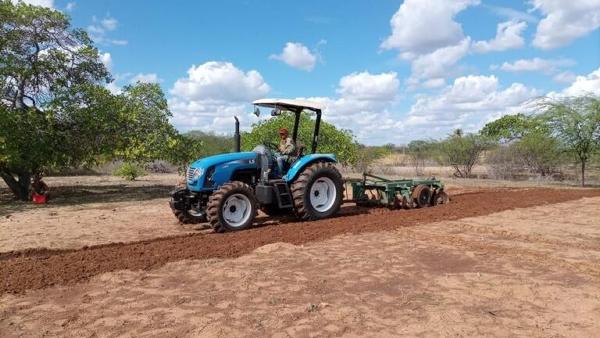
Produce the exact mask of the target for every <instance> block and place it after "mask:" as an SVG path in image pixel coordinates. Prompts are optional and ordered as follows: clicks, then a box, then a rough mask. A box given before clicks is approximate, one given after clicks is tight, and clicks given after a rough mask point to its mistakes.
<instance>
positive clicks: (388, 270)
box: [0, 191, 600, 337]
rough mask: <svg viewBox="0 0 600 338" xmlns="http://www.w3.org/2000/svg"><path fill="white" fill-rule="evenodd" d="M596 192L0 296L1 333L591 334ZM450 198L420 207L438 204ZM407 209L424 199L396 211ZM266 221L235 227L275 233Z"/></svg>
mask: <svg viewBox="0 0 600 338" xmlns="http://www.w3.org/2000/svg"><path fill="white" fill-rule="evenodd" d="M559 192H560V191H557V194H559ZM544 193H547V191H545V192H544ZM507 194H510V191H507ZM498 196H503V195H498ZM518 196H520V197H521V198H523V197H524V196H527V191H525V192H521V193H520V194H519V195H518ZM507 199H509V198H504V199H503V200H502V201H500V200H499V203H506V200H507ZM458 203H460V201H459V202H458ZM519 203H521V204H522V205H523V206H524V205H527V203H529V202H528V201H525V200H523V201H522V202H519V201H515V204H516V205H518V204H519ZM599 204H600V197H587V198H583V199H577V200H573V201H569V202H563V203H558V204H548V205H541V206H536V207H530V208H523V209H515V210H506V211H502V212H498V213H493V214H489V215H487V216H479V217H472V218H463V219H458V220H453V221H443V222H437V223H429V224H426V223H419V224H415V225H416V226H411V227H401V228H398V229H396V230H392V231H378V232H369V233H361V234H354V235H349V234H347V235H340V236H337V237H334V238H331V239H329V240H325V241H320V242H311V243H308V244H304V245H299V246H294V245H291V244H287V243H273V244H268V245H266V246H262V247H259V248H258V249H256V250H254V251H253V252H251V253H250V254H247V255H244V256H241V257H239V258H235V259H214V258H213V259H205V260H182V261H177V262H173V263H168V264H166V265H163V266H162V267H159V268H156V269H151V270H146V271H139V270H138V271H130V270H120V271H114V272H109V273H104V274H102V275H98V276H95V277H92V278H91V279H90V280H89V281H88V282H86V283H79V284H69V285H65V286H54V287H49V288H45V289H41V290H35V291H28V292H26V293H25V294H5V295H4V296H2V298H0V332H3V336H9V337H11V336H22V335H24V336H57V335H59V336H118V335H126V336H216V337H232V336H260V337H264V336H276V337H277V336H279V337H287V336H374V337H381V336H397V335H410V336H414V335H425V336H480V335H489V336H528V337H530V336H534V337H548V336H576V337H595V336H598V335H599V334H600V224H599V223H600V222H599V220H600V209H599V208H598V205H599ZM529 205H532V204H529ZM451 207H452V204H450V205H448V206H444V207H440V208H442V209H440V211H434V210H433V209H435V208H433V209H432V212H433V213H437V214H444V213H448V212H449V211H450V210H451ZM444 208H445V209H444ZM417 212H427V213H429V210H413V211H410V213H407V214H406V215H416V213H417ZM433 213H432V214H433ZM403 215H405V214H403V213H402V211H400V212H387V211H384V210H382V211H380V212H379V213H378V219H385V218H386V217H387V219H392V222H393V219H396V222H397V223H401V222H402V217H403ZM369 217H372V215H359V216H349V217H343V218H341V219H337V220H336V221H335V222H337V223H340V222H341V221H342V220H343V221H345V222H348V224H347V225H348V227H352V228H356V227H359V226H360V224H351V222H353V221H360V222H363V221H364V220H365V219H368V218H369ZM411 217H412V216H411ZM327 224H329V223H327V222H321V223H316V224H315V226H316V227H321V228H322V227H324V226H326V225H327ZM332 224H333V223H332ZM304 226H305V227H310V225H304ZM371 226H374V225H371ZM268 228H269V227H267V228H263V229H264V230H266V231H264V230H263V229H257V230H256V231H254V230H253V231H250V232H248V234H249V235H250V236H252V235H254V236H255V235H256V234H261V233H264V234H269V233H270V234H275V233H277V230H273V231H271V230H272V229H268ZM271 228H275V227H271ZM277 228H280V229H281V230H279V231H280V232H285V231H287V230H294V229H295V228H297V227H296V226H295V225H293V224H291V225H284V226H277ZM267 231H271V232H267ZM243 235H244V234H242V236H243ZM133 237H135V236H133ZM238 237H239V236H238ZM229 238H233V237H229ZM236 238H237V237H236Z"/></svg>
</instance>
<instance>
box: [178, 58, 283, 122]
mask: <svg viewBox="0 0 600 338" xmlns="http://www.w3.org/2000/svg"><path fill="white" fill-rule="evenodd" d="M270 90H271V88H270V86H269V85H268V84H267V83H266V82H265V81H264V80H263V77H262V76H261V74H260V73H259V72H258V71H256V70H250V71H247V72H244V71H243V70H240V69H238V68H237V67H236V66H235V65H233V64H232V63H229V62H217V61H210V62H206V63H204V64H201V65H198V66H195V65H194V66H192V67H191V68H190V69H189V70H188V72H187V76H186V77H184V78H180V79H178V80H177V81H176V82H175V84H174V85H173V88H171V90H170V93H171V94H172V95H173V97H172V98H171V99H169V108H170V109H171V111H172V112H173V120H172V122H173V123H174V125H175V126H177V127H178V128H180V129H184V130H187V129H203V130H213V131H216V132H226V131H231V125H232V124H231V122H227V121H229V120H231V121H233V116H234V115H238V116H239V117H240V122H241V124H242V127H243V128H247V127H248V126H249V125H250V122H251V121H252V120H251V118H250V115H249V114H248V112H249V111H250V109H249V108H248V103H250V102H251V101H253V100H255V99H258V98H261V97H264V96H265V95H266V94H267V93H268V92H269V91H270Z"/></svg>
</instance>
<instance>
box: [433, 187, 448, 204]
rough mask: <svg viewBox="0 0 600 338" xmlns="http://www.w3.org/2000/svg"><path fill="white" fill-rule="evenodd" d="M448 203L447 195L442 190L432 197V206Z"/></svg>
mask: <svg viewBox="0 0 600 338" xmlns="http://www.w3.org/2000/svg"><path fill="white" fill-rule="evenodd" d="M449 202H450V197H448V194H446V192H445V191H443V190H442V191H440V192H438V193H436V194H435V196H434V197H433V205H438V204H448V203H449Z"/></svg>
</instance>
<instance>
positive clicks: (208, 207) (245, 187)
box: [170, 99, 343, 232]
mask: <svg viewBox="0 0 600 338" xmlns="http://www.w3.org/2000/svg"><path fill="white" fill-rule="evenodd" d="M253 104H254V105H255V106H256V109H255V114H257V115H258V114H260V110H259V108H258V107H267V108H271V109H272V112H271V114H272V115H273V116H278V115H280V114H281V113H282V112H284V111H287V112H291V113H293V114H294V116H295V123H294V127H293V130H292V135H291V137H292V140H293V141H294V143H295V144H296V154H295V156H294V157H293V159H292V160H291V161H290V163H289V168H286V169H287V170H285V171H284V172H283V173H280V172H279V170H277V165H276V163H275V158H274V151H273V150H274V149H272V148H273V147H272V146H269V145H258V146H256V147H255V148H254V150H253V151H250V152H241V151H240V134H239V123H238V122H237V119H236V131H235V152H233V153H229V154H220V155H214V156H209V157H205V158H202V159H199V160H197V161H196V162H194V163H192V164H191V165H190V166H189V168H188V170H187V174H186V186H185V187H182V188H179V189H177V190H175V191H173V192H172V194H171V202H170V205H171V209H172V210H173V213H174V214H175V216H176V217H177V219H178V220H179V221H180V222H181V223H203V222H208V223H209V224H210V226H211V227H212V228H213V230H214V231H216V232H224V231H236V230H242V229H246V228H248V227H250V226H251V225H252V223H253V220H254V218H255V217H256V214H257V211H258V210H259V209H261V210H263V211H264V212H265V213H267V214H269V215H274V214H282V213H293V214H295V215H297V217H298V218H300V219H302V220H317V219H322V218H326V217H329V216H332V215H334V214H335V213H337V212H338V210H339V209H340V206H341V204H342V197H343V180H342V175H341V174H340V172H339V171H338V170H337V169H336V167H335V163H336V157H335V155H334V154H319V153H317V145H318V141H319V126H320V123H321V108H320V106H319V104H318V103H315V102H310V101H305V100H286V99H262V100H257V101H254V102H253ZM303 111H310V112H314V113H315V114H316V120H315V129H314V133H313V137H312V145H311V151H310V153H309V154H305V153H304V150H305V149H304V146H302V145H301V144H299V143H298V140H297V138H298V124H299V122H300V114H301V113H302V112H303Z"/></svg>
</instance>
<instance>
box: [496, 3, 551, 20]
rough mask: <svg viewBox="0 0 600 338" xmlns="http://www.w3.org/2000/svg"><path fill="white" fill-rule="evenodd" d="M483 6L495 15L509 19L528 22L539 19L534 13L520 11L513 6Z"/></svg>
mask: <svg viewBox="0 0 600 338" xmlns="http://www.w3.org/2000/svg"><path fill="white" fill-rule="evenodd" d="M485 7H487V8H490V9H491V10H492V11H493V12H494V13H496V14H497V15H499V16H501V17H505V18H508V19H510V20H516V21H526V22H530V23H535V22H538V21H539V19H538V18H537V17H536V16H535V15H532V14H530V13H527V12H522V11H519V10H516V9H514V8H510V7H501V6H492V5H485Z"/></svg>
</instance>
